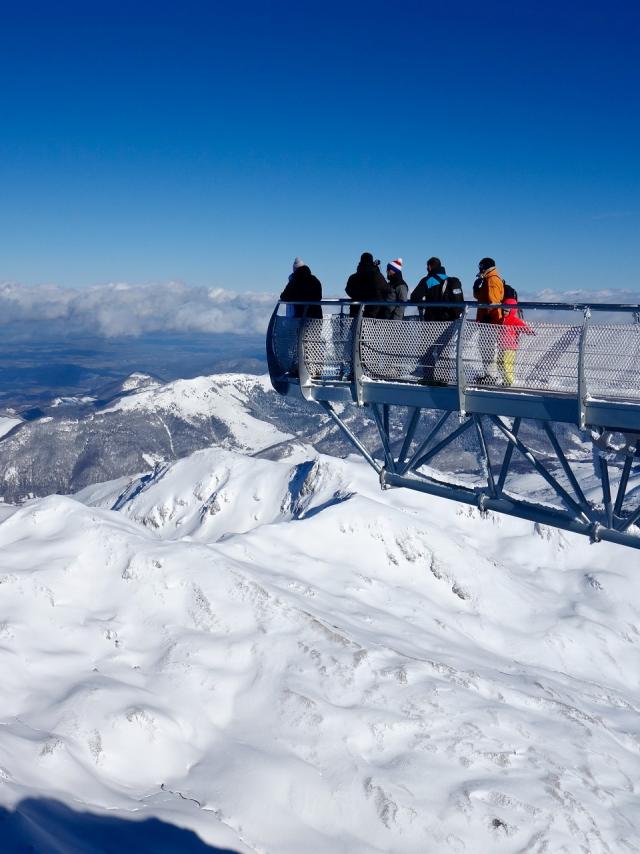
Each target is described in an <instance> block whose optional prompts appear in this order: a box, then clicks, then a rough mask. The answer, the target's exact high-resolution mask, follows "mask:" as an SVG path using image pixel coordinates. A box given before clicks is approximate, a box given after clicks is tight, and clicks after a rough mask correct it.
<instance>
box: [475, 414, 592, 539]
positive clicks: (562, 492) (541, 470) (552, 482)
mask: <svg viewBox="0 0 640 854" xmlns="http://www.w3.org/2000/svg"><path fill="white" fill-rule="evenodd" d="M489 417H490V418H491V420H492V421H493V423H494V424H495V425H496V427H497V428H498V429H499V430H500V431H501V432H502V433H503V434H504V435H505V436H506V437H507V439H508V440H509V441H510V442H512V443H513V444H514V445H515V447H516V448H517V449H518V450H519V451H520V453H521V454H522V456H523V457H524V458H525V460H527V461H528V462H529V463H531V465H532V466H533V467H534V469H535V470H536V471H537V472H538V474H539V475H540V476H541V477H542V478H544V480H545V481H546V482H547V483H548V484H549V486H550V487H551V488H552V489H553V491H554V492H555V493H556V495H558V496H559V497H560V498H561V499H562V500H563V501H564V503H565V504H566V505H567V507H568V508H569V509H570V510H573V512H574V513H577V514H578V516H579V517H582V518H583V519H584V521H585V522H588V523H590V522H591V520H590V519H589V517H588V516H587V514H586V513H585V512H584V510H583V509H582V507H580V505H579V504H578V503H577V502H576V501H574V500H573V498H572V497H571V496H570V495H569V493H568V492H567V490H566V489H565V488H564V487H563V486H562V485H561V484H559V483H558V481H557V480H556V479H555V477H554V476H553V475H552V474H551V473H550V472H548V471H547V470H546V468H545V467H544V466H543V465H542V463H541V462H540V461H539V460H537V459H536V458H535V457H534V456H533V454H532V453H531V451H530V450H529V448H527V446H526V445H525V444H523V443H522V442H521V441H520V439H519V438H518V437H517V436H514V435H513V433H512V431H511V430H509V428H508V427H507V426H506V424H503V423H502V421H501V420H500V419H499V418H498V417H497V416H496V415H491V416H489Z"/></svg>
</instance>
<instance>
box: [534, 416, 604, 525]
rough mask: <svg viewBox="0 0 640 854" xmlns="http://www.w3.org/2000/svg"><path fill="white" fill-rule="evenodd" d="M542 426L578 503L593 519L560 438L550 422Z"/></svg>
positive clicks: (544, 422)
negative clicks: (559, 440)
mask: <svg viewBox="0 0 640 854" xmlns="http://www.w3.org/2000/svg"><path fill="white" fill-rule="evenodd" d="M542 426H543V428H544V432H545V433H546V434H547V436H548V438H549V441H550V442H551V446H552V448H553V450H554V451H555V453H556V456H557V457H558V460H559V461H560V465H561V466H562V469H563V471H564V473H565V474H566V476H567V479H568V481H569V483H570V484H571V488H572V489H573V491H574V493H575V496H576V498H577V499H578V503H579V504H580V506H581V507H582V509H583V510H584V512H585V513H586V514H587V516H589V517H590V518H591V512H592V511H591V507H590V506H589V502H588V501H587V499H586V498H585V494H584V492H583V491H582V488H581V487H580V484H579V483H578V480H577V478H576V476H575V474H574V473H573V470H572V468H571V466H570V465H569V460H568V459H567V457H566V455H565V453H564V451H563V450H562V448H561V447H560V442H558V437H557V436H556V434H555V433H554V432H553V428H552V427H551V425H550V424H549V422H548V421H543V422H542Z"/></svg>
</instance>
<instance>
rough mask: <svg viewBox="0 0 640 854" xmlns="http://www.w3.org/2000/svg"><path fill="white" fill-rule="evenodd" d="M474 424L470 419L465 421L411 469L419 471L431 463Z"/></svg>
mask: <svg viewBox="0 0 640 854" xmlns="http://www.w3.org/2000/svg"><path fill="white" fill-rule="evenodd" d="M472 424H473V420H472V419H471V418H469V419H468V420H467V421H463V422H462V424H460V426H459V427H456V429H455V430H454V431H453V433H449V435H448V436H445V438H444V439H443V440H442V441H441V442H438V444H437V445H434V447H433V448H431V450H429V451H427V452H426V454H423V455H422V456H421V457H420V459H418V460H416V462H415V463H414V464H413V465H412V466H411V468H412V469H419V468H420V466H423V465H424V464H425V463H427V462H429V460H430V459H432V458H433V457H435V456H436V454H439V453H440V451H442V450H443V449H444V448H446V447H447V445H450V444H451V443H452V442H453V441H455V440H456V439H457V438H458V436H461V435H462V434H463V433H464V432H465V431H466V430H468V429H469V427H471V425H472Z"/></svg>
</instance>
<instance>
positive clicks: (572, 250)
mask: <svg viewBox="0 0 640 854" xmlns="http://www.w3.org/2000/svg"><path fill="white" fill-rule="evenodd" d="M638 44H640V7H639V6H638V4H632V3H629V2H624V3H622V2H618V0H612V2H608V3H601V2H599V3H595V2H592V0H585V2H582V3H567V2H535V3H534V2H522V3H514V2H509V3H506V2H505V3H492V2H490V0H487V2H482V3H480V2H477V3H476V2H474V3H472V2H442V3H440V2H438V3H430V2H416V3H414V2H408V3H407V2H398V3H389V2H378V0H373V2H366V3H348V2H341V3H336V2H333V0H330V2H314V3H304V2H297V3H295V4H294V3H283V2H274V3H267V2H262V3H257V2H238V3H218V2H198V3H196V2H192V0H179V2H178V0H175V2H171V3H167V2H162V0H156V2H153V3H145V2H132V1H131V0H129V2H126V3H125V2H120V0H110V2H102V1H101V2H98V0H96V2H86V0H83V2H66V0H60V2H59V3H53V2H47V3H41V2H26V0H25V2H24V3H12V4H9V3H4V4H3V8H2V20H1V21H0V79H1V81H2V82H1V84H0V115H1V116H2V132H1V133H0V187H1V191H0V281H2V280H13V281H19V282H24V283H27V284H31V283H42V282H54V283H56V284H59V285H70V286H74V287H79V286H83V285H91V284H94V283H100V282H107V281H120V280H125V281H128V282H132V283H135V282H148V281H156V280H167V279H171V278H180V279H184V280H185V281H187V282H190V283H193V284H199V285H207V286H209V285H219V286H222V287H226V288H230V289H233V290H244V289H252V290H261V291H270V290H278V289H280V288H281V286H282V284H283V282H284V280H285V279H286V276H287V274H288V272H289V268H290V263H291V260H292V258H293V256H294V255H301V256H302V257H303V258H304V259H305V260H306V261H307V262H308V263H309V264H310V266H311V267H312V269H313V270H314V271H316V272H317V273H318V275H319V276H320V278H321V279H322V280H323V283H324V285H325V292H332V293H336V292H338V291H339V290H341V289H342V287H343V286H344V281H345V279H346V277H347V275H348V273H349V272H351V271H352V269H353V268H354V265H355V262H356V261H357V259H358V257H359V255H360V253H361V252H362V251H366V250H368V251H371V252H373V253H375V254H376V255H377V256H378V257H380V258H382V259H383V261H386V260H389V259H390V258H391V257H395V256H396V255H398V254H400V255H402V256H403V257H404V258H405V263H406V269H407V276H406V278H407V280H408V281H409V282H410V283H415V281H417V279H418V278H419V276H421V275H422V273H423V267H424V262H425V260H426V258H427V257H428V256H430V255H432V254H437V255H440V256H441V257H442V258H443V259H444V260H445V262H446V263H447V266H448V269H449V272H451V273H456V274H458V275H460V277H461V278H462V279H463V282H464V284H465V285H466V286H467V288H469V289H470V285H471V281H472V275H473V272H474V270H475V267H476V264H477V261H478V259H479V258H480V257H481V256H483V255H492V256H494V257H495V258H497V260H498V262H499V266H500V268H501V270H502V272H503V274H504V275H505V276H506V277H507V278H508V279H509V280H510V281H512V282H513V283H514V284H516V285H517V286H518V288H519V289H520V288H522V289H523V290H525V289H529V290H531V289H534V290H535V289H538V288H541V287H545V286H551V287H556V288H569V287H588V288H597V287H601V286H603V287H606V286H611V287H616V286H620V287H634V286H635V285H636V283H637V280H638V271H639V270H640V248H639V244H640V240H639V239H638V238H639V237H640V162H639V156H638V151H639V150H640V133H639V131H640V110H639V106H640V104H639V100H640V99H639V92H640V72H639V65H640V64H639V63H638V59H637V56H638Z"/></svg>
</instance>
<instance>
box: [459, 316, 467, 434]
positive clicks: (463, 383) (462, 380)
mask: <svg viewBox="0 0 640 854" xmlns="http://www.w3.org/2000/svg"><path fill="white" fill-rule="evenodd" d="M468 311H469V306H468V305H465V307H464V309H463V311H462V316H461V317H460V320H459V321H458V323H459V324H460V326H459V328H458V346H457V348H456V379H457V381H458V409H459V410H460V418H464V417H465V415H466V414H467V412H466V409H467V403H466V389H467V380H466V377H465V374H464V362H463V356H464V324H465V321H466V319H467V312H468Z"/></svg>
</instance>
